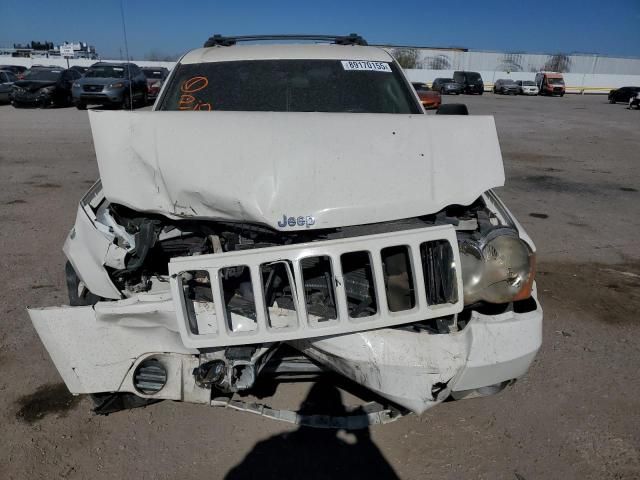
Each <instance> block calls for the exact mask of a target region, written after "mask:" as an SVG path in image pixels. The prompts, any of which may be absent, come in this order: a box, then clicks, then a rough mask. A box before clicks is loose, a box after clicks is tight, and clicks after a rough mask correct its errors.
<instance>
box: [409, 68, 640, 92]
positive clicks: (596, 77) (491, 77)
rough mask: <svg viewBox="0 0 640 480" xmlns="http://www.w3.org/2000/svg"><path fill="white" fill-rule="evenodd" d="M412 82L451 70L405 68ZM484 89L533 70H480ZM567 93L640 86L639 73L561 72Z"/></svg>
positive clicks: (448, 73) (531, 75)
mask: <svg viewBox="0 0 640 480" xmlns="http://www.w3.org/2000/svg"><path fill="white" fill-rule="evenodd" d="M406 72H407V75H408V76H409V79H410V80H411V81H412V82H423V83H428V84H431V82H433V80H434V79H435V78H438V77H444V78H450V77H452V76H453V70H426V69H411V70H406ZM480 75H481V76H482V80H483V81H484V88H485V90H487V91H489V90H491V89H492V87H493V83H494V82H495V81H496V80H498V79H500V78H510V79H512V80H534V79H535V77H536V74H535V72H511V73H509V72H504V71H480ZM562 75H563V76H564V83H565V85H566V89H567V92H568V93H609V90H612V89H614V88H619V87H625V86H629V85H637V86H640V75H604V74H586V73H563V74H562Z"/></svg>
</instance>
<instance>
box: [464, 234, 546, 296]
mask: <svg viewBox="0 0 640 480" xmlns="http://www.w3.org/2000/svg"><path fill="white" fill-rule="evenodd" d="M459 247H460V263H461V268H462V282H463V289H464V304H465V305H471V304H474V303H477V302H480V301H485V302H489V303H509V302H513V301H517V300H524V299H527V298H529V297H530V296H531V289H532V287H533V280H534V277H535V267H536V255H535V253H534V252H533V251H532V250H531V248H530V247H529V245H528V244H527V243H525V242H524V241H523V240H522V239H521V238H520V237H519V236H518V233H517V232H516V231H514V230H512V229H510V228H497V229H494V230H491V231H490V232H489V233H488V234H487V235H485V236H483V237H482V238H480V239H477V238H473V237H470V238H465V239H460V241H459Z"/></svg>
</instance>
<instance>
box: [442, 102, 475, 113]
mask: <svg viewBox="0 0 640 480" xmlns="http://www.w3.org/2000/svg"><path fill="white" fill-rule="evenodd" d="M436 115H469V109H468V108H467V106H466V105H465V104H464V103H444V104H442V105H440V106H439V107H438V110H436Z"/></svg>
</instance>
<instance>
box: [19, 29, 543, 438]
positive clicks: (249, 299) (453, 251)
mask: <svg viewBox="0 0 640 480" xmlns="http://www.w3.org/2000/svg"><path fill="white" fill-rule="evenodd" d="M245 38H246V37H245ZM248 38H250V39H251V40H252V41H254V42H256V41H257V40H259V37H256V36H252V37H248ZM274 38H275V37H274V36H269V37H266V39H268V40H269V42H270V43H268V44H266V45H259V44H257V45H256V44H253V45H251V46H247V47H238V46H234V45H235V44H236V43H237V42H239V41H241V40H242V38H228V37H221V36H219V35H217V36H214V37H212V38H211V39H210V40H208V41H207V42H206V43H205V48H200V49H197V50H194V51H191V52H189V53H187V54H185V55H184V56H183V57H182V58H181V59H180V61H179V62H178V64H177V65H176V66H175V70H174V71H173V72H172V74H171V75H170V76H169V78H168V80H167V82H168V83H167V84H166V85H165V86H164V87H163V95H162V97H161V98H160V99H159V100H158V101H156V103H155V104H154V106H153V110H152V111H151V112H148V113H146V114H145V115H140V114H138V113H137V112H127V111H125V112H113V111H100V110H95V111H93V110H92V111H90V112H89V119H90V124H91V129H92V134H93V145H94V147H95V150H96V158H97V162H98V167H99V172H100V176H101V180H100V181H99V182H97V183H96V184H95V185H94V186H93V187H91V189H90V190H89V192H87V194H86V195H85V196H84V197H83V198H82V200H81V201H80V204H79V206H78V211H77V216H76V223H75V226H74V228H73V229H72V230H71V232H70V234H69V236H68V237H67V240H66V243H65V246H64V252H65V254H66V255H67V257H68V259H69V263H67V268H66V279H67V284H68V289H69V305H70V306H61V307H47V308H30V309H29V315H30V318H31V321H32V322H33V325H34V327H35V329H36V331H37V332H38V334H39V337H40V339H41V340H42V342H43V343H44V345H45V347H46V349H47V350H48V351H49V353H50V356H51V359H52V361H53V362H54V363H55V366H56V367H57V369H58V371H59V372H60V374H61V376H62V378H63V379H64V381H65V383H66V384H67V387H68V388H69V390H70V391H71V393H73V394H92V395H93V396H94V399H95V400H96V402H97V407H96V411H97V412H98V413H100V412H103V413H104V412H105V411H113V409H117V408H118V406H120V407H119V408H126V407H127V406H129V407H130V406H133V405H138V406H140V405H143V404H144V403H145V402H152V401H154V400H161V399H170V400H179V401H185V402H194V403H201V404H205V405H217V406H228V405H229V398H230V397H231V396H232V395H233V394H234V392H244V393H246V394H251V393H252V389H254V388H255V387H256V385H257V384H256V380H261V381H264V382H274V377H273V375H274V372H276V373H277V374H278V375H284V374H286V373H285V372H289V373H295V374H296V375H304V373H307V374H308V373H309V372H316V373H317V372H318V366H317V365H321V367H322V370H327V371H330V372H334V373H335V374H337V375H343V376H345V377H347V378H348V379H349V380H350V381H352V382H356V383H358V384H360V385H361V386H362V387H363V388H367V389H370V390H372V391H374V392H375V394H376V397H378V398H386V399H387V401H388V402H390V403H391V404H392V405H400V406H401V407H402V408H403V409H407V410H411V411H414V412H417V413H421V412H423V411H424V410H426V409H427V408H430V407H433V406H435V405H437V404H439V403H441V402H443V401H444V400H447V399H462V398H470V397H476V396H482V395H489V394H492V393H497V392H498V391H500V390H502V389H504V388H505V387H506V386H507V385H509V384H511V383H512V380H513V379H515V378H518V377H521V376H522V375H524V374H525V372H526V370H527V368H528V367H529V365H530V364H531V363H532V362H533V360H534V357H535V355H536V352H537V351H538V349H539V348H540V345H541V340H542V309H541V307H540V305H539V303H538V301H537V300H536V288H535V283H534V276H535V263H536V262H535V255H536V254H535V246H534V244H533V242H532V241H531V239H530V237H529V236H528V235H527V233H526V231H525V229H524V227H523V226H522V225H521V224H520V223H518V222H517V221H516V220H515V218H514V217H513V215H512V213H511V212H510V211H509V210H508V209H507V208H506V207H505V206H504V204H503V203H502V201H501V200H500V199H499V198H498V196H497V194H496V193H495V191H494V190H493V189H494V188H497V187H499V186H502V185H503V184H504V167H503V163H502V157H501V154H500V144H499V140H498V135H497V132H496V127H495V123H494V120H493V118H491V117H487V116H480V115H478V116H469V115H458V116H451V115H426V113H425V112H424V109H423V108H422V106H421V105H420V103H419V101H418V98H417V96H416V95H415V92H413V91H411V86H410V85H409V82H408V80H407V78H406V76H405V73H404V72H403V69H402V68H401V67H400V65H399V64H398V63H397V62H396V61H395V60H394V58H393V57H392V56H391V55H390V54H389V53H388V52H386V51H385V50H383V49H380V48H375V47H371V46H367V45H366V42H365V41H364V40H362V39H361V37H358V36H355V35H350V36H347V37H337V38H335V39H334V41H335V43H336V44H334V45H327V44H303V45H296V44H292V43H291V42H292V37H291V36H284V37H281V38H282V39H283V40H284V41H285V42H286V43H284V44H282V45H278V44H273V40H274ZM309 38H313V39H315V38H317V37H304V39H309ZM323 38H324V39H325V40H326V39H327V38H328V37H323ZM445 110H449V111H448V112H447V113H452V111H451V109H445ZM456 110H459V111H461V112H460V113H464V112H462V110H463V109H462V108H460V106H458V107H457V108H456ZM464 110H466V109H464ZM191 111H197V112H196V113H191ZM177 112H181V113H179V114H178V113H177ZM371 114H374V115H371ZM382 114H383V115H382ZM88 306H89V308H88ZM289 347H290V348H293V349H294V350H293V351H292V350H288V351H289V352H290V353H289V354H287V353H286V351H287V350H286V348H289ZM291 352H292V353H291ZM316 362H317V363H316ZM267 364H268V365H269V366H271V367H275V368H267V367H265V368H264V369H263V368H262V367H263V366H265V365H267ZM330 378H331V377H330ZM267 384H268V383H267ZM234 398H236V399H235V400H233V402H234V403H233V406H234V408H238V409H243V406H246V409H247V410H250V411H253V412H264V413H265V414H266V415H269V416H270V417H271V418H288V419H291V418H294V419H295V418H297V417H299V416H296V415H295V414H294V413H293V412H278V411H274V410H273V409H271V408H266V409H263V408H261V407H260V406H255V404H245V403H243V399H242V397H239V398H238V397H234ZM504 401H505V398H504V397H503V398H502V399H501V403H504ZM514 401H517V398H516V399H515V400H514ZM385 403H386V402H385ZM376 408H377V409H376V410H374V411H372V410H367V412H366V415H365V416H364V418H365V419H368V418H371V417H375V418H378V419H380V418H382V419H384V418H388V417H385V415H391V416H393V417H394V418H395V416H394V414H392V413H389V410H388V409H387V410H380V408H384V407H380V406H378V407H376ZM394 411H395V410H394ZM160 413H161V412H160ZM305 413H306V414H308V415H312V414H313V413H316V414H319V413H321V412H309V411H307V412H305ZM325 413H326V412H325ZM340 420H342V421H343V422H344V417H341V418H340ZM335 421H336V419H332V418H327V417H326V416H324V417H322V425H323V426H332V425H334V424H335V423H334V422H335ZM367 421H368V420H367Z"/></svg>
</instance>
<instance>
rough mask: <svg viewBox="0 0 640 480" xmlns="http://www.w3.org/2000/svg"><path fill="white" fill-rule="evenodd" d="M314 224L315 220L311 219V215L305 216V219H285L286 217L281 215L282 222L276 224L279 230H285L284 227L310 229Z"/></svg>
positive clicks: (301, 217)
mask: <svg viewBox="0 0 640 480" xmlns="http://www.w3.org/2000/svg"><path fill="white" fill-rule="evenodd" d="M315 224H316V219H315V217H312V216H311V215H307V216H306V217H303V216H300V217H287V215H285V214H282V220H280V221H279V222H278V226H279V227H280V228H285V227H305V226H306V227H307V228H309V227H311V226H312V225H315Z"/></svg>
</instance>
